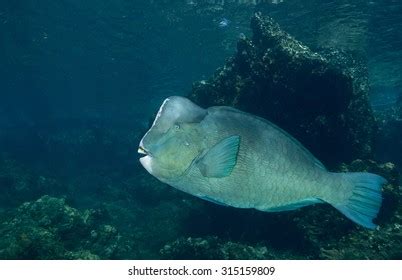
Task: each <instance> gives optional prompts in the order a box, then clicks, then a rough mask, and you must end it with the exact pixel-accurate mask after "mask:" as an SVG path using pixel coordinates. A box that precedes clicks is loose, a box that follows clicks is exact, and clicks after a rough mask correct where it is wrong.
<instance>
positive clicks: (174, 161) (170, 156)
mask: <svg viewBox="0 0 402 280" xmlns="http://www.w3.org/2000/svg"><path fill="white" fill-rule="evenodd" d="M206 114H207V111H206V110H204V109H202V108H201V107H199V106H197V105H196V104H194V103H192V102H191V101H190V100H188V99H187V98H184V97H179V96H173V97H169V98H167V99H166V100H165V101H164V102H163V104H162V105H161V107H160V108H159V111H158V113H157V115H156V118H155V120H154V122H153V124H152V126H151V128H150V129H149V130H148V132H147V133H146V134H145V135H144V137H143V138H142V140H141V142H140V145H139V149H138V152H139V153H141V154H145V156H144V157H142V158H140V162H141V164H142V165H143V166H144V168H145V169H146V170H147V171H148V172H149V173H150V174H152V175H153V176H155V177H156V178H158V179H159V180H161V181H163V182H167V181H168V180H169V179H174V178H177V177H180V176H181V175H183V174H184V173H185V172H186V170H187V169H188V168H189V167H190V165H191V163H192V162H193V161H194V159H195V158H196V157H197V156H198V155H199V154H200V151H201V145H202V143H201V142H202V134H201V132H200V122H201V121H202V120H203V119H204V117H205V116H206Z"/></svg>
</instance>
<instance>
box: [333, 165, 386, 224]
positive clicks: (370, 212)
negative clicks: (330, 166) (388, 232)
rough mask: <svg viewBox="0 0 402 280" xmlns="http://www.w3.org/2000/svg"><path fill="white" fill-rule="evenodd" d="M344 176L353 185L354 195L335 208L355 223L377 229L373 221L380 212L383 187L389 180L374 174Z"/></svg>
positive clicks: (347, 174) (346, 174) (357, 173)
mask: <svg viewBox="0 0 402 280" xmlns="http://www.w3.org/2000/svg"><path fill="white" fill-rule="evenodd" d="M343 176H344V178H345V179H346V180H348V181H349V182H350V184H351V188H352V195H351V196H350V197H349V198H348V199H347V200H345V201H344V202H343V203H340V204H335V205H333V206H334V207H335V208H336V209H338V210H339V211H340V212H341V213H342V214H344V215H345V216H346V217H348V218H349V219H351V220H352V221H354V222H355V223H357V224H359V225H362V226H364V227H366V228H369V229H375V227H376V225H375V224H374V223H373V219H374V218H375V217H377V214H378V212H379V211H380V207H381V202H382V196H381V187H382V185H383V184H385V183H386V182H387V180H385V179H384V178H383V177H381V176H378V175H376V174H372V173H360V172H356V173H345V174H343Z"/></svg>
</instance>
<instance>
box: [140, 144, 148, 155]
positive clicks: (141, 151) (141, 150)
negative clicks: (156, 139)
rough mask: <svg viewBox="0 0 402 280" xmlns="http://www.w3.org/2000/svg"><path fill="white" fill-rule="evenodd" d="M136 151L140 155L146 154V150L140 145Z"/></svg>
mask: <svg viewBox="0 0 402 280" xmlns="http://www.w3.org/2000/svg"><path fill="white" fill-rule="evenodd" d="M138 153H139V154H142V155H148V152H147V150H145V149H144V148H143V147H142V146H139V147H138Z"/></svg>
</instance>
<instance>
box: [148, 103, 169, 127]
mask: <svg viewBox="0 0 402 280" xmlns="http://www.w3.org/2000/svg"><path fill="white" fill-rule="evenodd" d="M169 100H170V98H166V99H165V101H163V103H162V105H161V107H160V108H159V111H158V113H157V114H156V118H155V119H154V122H153V123H152V126H151V128H152V127H153V126H154V125H155V123H156V121H157V120H158V119H159V118H160V116H161V115H162V111H163V108H164V107H165V105H166V104H167V103H168V102H169Z"/></svg>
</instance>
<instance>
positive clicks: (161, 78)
mask: <svg viewBox="0 0 402 280" xmlns="http://www.w3.org/2000/svg"><path fill="white" fill-rule="evenodd" d="M240 2H247V3H240ZM254 2H255V1H206V0H204V1H203V0H198V1H197V0H192V1H188V0H170V1H151V0H144V1H138V0H134V1H126V0H115V1H105V0H97V1H93V0H88V1H79V0H63V1H53V0H41V1H36V0H25V1H19V0H18V1H12V0H3V1H1V3H0V162H1V164H0V209H1V211H0V213H1V215H0V223H2V226H0V232H3V233H4V232H8V233H9V234H11V233H12V232H13V231H15V232H18V234H20V235H18V236H22V237H21V238H20V239H18V238H17V239H12V238H11V237H3V241H1V242H0V253H1V252H2V253H1V254H2V255H1V254H0V258H28V259H29V258H85V257H87V258H90V257H91V256H95V255H96V256H98V257H99V258H165V257H166V256H169V254H168V253H166V250H165V253H161V249H163V248H165V247H164V246H165V245H166V244H168V243H171V242H174V241H175V240H179V239H180V238H187V237H192V238H206V237H207V236H208V238H210V237H211V236H218V238H221V239H222V240H224V241H225V242H226V241H227V240H232V241H234V242H238V243H239V244H249V245H251V246H259V245H258V244H268V245H266V246H268V247H269V246H271V247H272V248H273V249H272V250H273V252H275V253H273V255H272V257H279V258H315V257H317V256H318V255H315V254H314V253H311V251H310V249H305V248H303V242H304V241H303V240H304V237H303V233H302V232H297V234H295V235H292V234H291V233H290V234H289V235H288V236H286V238H288V239H290V240H292V242H290V243H289V242H286V241H285V240H284V239H283V236H282V235H281V233H280V232H271V231H270V226H271V225H273V226H282V229H288V230H289V232H293V231H292V230H294V228H293V225H290V229H289V228H288V227H289V225H288V224H284V225H283V224H282V223H283V222H282V219H284V220H286V214H285V216H278V217H271V216H270V217H271V218H267V217H266V216H264V214H263V213H256V212H253V211H248V210H247V211H245V212H236V213H237V214H236V215H237V216H236V217H237V218H238V220H239V221H240V224H237V225H232V224H230V222H232V220H230V219H229V221H228V220H227V217H230V216H231V215H233V212H231V210H230V208H224V209H222V208H219V207H218V206H215V205H210V204H208V203H206V202H203V201H199V200H197V199H195V198H192V197H189V196H187V195H185V194H183V193H180V192H178V191H175V190H173V189H172V188H170V187H168V186H166V185H164V184H162V183H159V182H158V181H157V180H156V179H154V178H153V177H151V176H150V175H149V174H147V173H146V171H145V170H143V168H142V167H141V166H140V164H139V162H138V155H137V147H138V143H139V140H140V139H141V137H142V135H143V134H144V133H145V132H146V130H147V129H148V127H149V125H150V123H151V121H152V120H153V116H154V114H155V113H156V111H157V109H158V108H159V106H160V104H161V102H162V101H163V100H164V99H165V98H166V97H168V96H171V95H187V94H189V93H190V92H191V89H192V84H193V82H196V81H199V80H205V79H208V78H209V77H211V76H212V75H213V73H214V72H215V70H216V69H217V68H218V67H221V66H222V65H223V64H224V62H225V61H226V60H227V59H228V58H229V57H230V56H231V55H233V54H234V52H235V50H236V44H237V41H238V39H239V37H241V36H250V35H251V31H250V28H249V25H250V18H251V16H252V15H253V14H254V13H255V12H257V11H259V12H261V13H262V14H264V15H268V16H271V17H272V18H273V19H274V20H276V21H277V22H278V23H279V24H280V26H281V27H282V28H283V29H284V30H285V31H286V32H288V33H290V34H291V35H292V36H294V37H295V38H296V39H298V40H300V41H301V42H303V43H304V44H306V45H307V46H309V47H310V48H311V49H313V50H317V51H319V50H321V49H323V48H334V49H338V50H344V51H347V52H350V53H353V55H355V56H356V57H358V58H359V59H362V60H363V61H364V62H365V64H366V66H367V71H368V78H369V83H370V87H371V90H370V102H371V105H372V107H373V109H374V110H375V113H376V114H377V113H378V114H379V115H380V117H379V118H381V120H384V121H387V122H388V120H390V119H391V121H390V123H391V124H392V123H393V122H395V123H397V125H395V126H393V127H392V129H391V130H390V131H391V132H390V133H388V134H387V135H384V137H381V134H380V139H379V140H378V143H380V144H379V145H378V149H377V151H376V153H377V156H376V158H375V159H378V160H379V161H381V162H385V161H392V162H394V163H396V164H402V160H401V159H400V154H398V153H396V152H395V151H398V152H399V151H401V150H402V143H401V142H400V141H399V140H398V139H397V138H398V136H400V135H402V132H401V131H400V129H401V127H402V126H401V125H400V121H401V120H400V117H395V114H397V113H395V110H396V109H395V108H396V107H397V106H400V103H401V99H402V97H401V96H402V32H401V30H402V2H401V1H399V0H393V1H390V0H388V1H386V0H381V1H363V0H361V1H360V0H356V1H346V0H342V1H322V0H311V1H306V0H293V1H291V0H283V1H262V2H263V3H258V4H256V3H254ZM257 2H259V1H257ZM398 104H399V105H398ZM398 118H399V119H398ZM400 132H401V134H400ZM398 141H399V142H398ZM398 145H401V146H398ZM390 146H391V147H392V149H391V148H389V147H390ZM383 147H386V148H385V149H383ZM2 189H3V191H2ZM43 195H49V196H51V197H55V198H63V199H65V203H66V204H65V205H68V206H69V207H70V206H71V207H73V208H75V209H78V210H77V211H83V212H84V211H85V209H96V211H99V213H106V214H104V215H103V216H102V215H101V214H99V216H100V217H101V218H99V224H104V225H110V226H112V227H113V228H114V229H115V230H116V231H117V232H119V234H120V235H121V236H123V237H122V238H121V240H119V241H117V239H118V238H117V237H116V236H117V234H114V233H113V232H112V231H107V230H104V228H103V229H100V228H98V222H97V223H95V224H91V225H87V226H86V230H87V231H88V232H87V233H86V232H85V231H84V233H82V235H80V234H81V233H77V232H78V231H79V230H76V228H75V227H72V228H73V229H74V230H71V232H70V231H68V232H67V233H66V235H63V234H64V233H63V234H60V233H59V231H58V230H56V229H55V228H58V226H59V225H58V224H57V222H55V223H56V226H55V227H54V229H52V230H50V229H49V227H48V226H43V225H41V224H40V223H39V224H36V222H32V223H33V224H32V225H31V224H30V223H31V220H30V219H31V218H26V219H28V220H29V222H27V224H29V226H27V227H26V228H25V227H24V226H22V225H10V223H9V217H11V216H12V215H22V214H21V213H22V212H23V210H21V208H18V207H21V205H22V204H23V203H24V202H29V203H33V202H35V201H36V200H37V199H39V198H41V197H42V196H43ZM46 203H48V202H46ZM49 203H50V202H49ZM58 203H61V202H60V201H59V202H58ZM49 205H50V204H49ZM60 207H61V206H60ZM63 207H64V206H63ZM17 209H20V210H17ZM35 209H36V208H35ZM46 209H47V208H46ZM46 209H45V210H43V211H45V212H46V211H51V210H46ZM217 209H218V210H217ZM18 211H20V212H18ZM21 211H22V212H21ZM24 211H28V210H24ZM30 211H31V210H30ZM32 211H34V210H32ZM35 211H36V210H35ZM38 211H39V210H38ZM94 211H95V210H94ZM18 213H20V214H18ZM24 213H25V212H24ZM43 213H44V212H40V211H39V214H37V215H39V216H40V215H44V214H43ZM214 213H216V214H214ZM26 215H28V214H26ZM29 215H31V214H29ZM29 215H28V216H29ZM77 215H78V214H77ZM82 215H84V214H82ZM32 216H33V217H34V218H32V219H33V220H35V219H39V218H37V216H35V215H34V214H32ZM250 216H252V217H253V219H254V220H253V221H258V222H261V223H262V221H266V224H265V225H255V224H253V223H252V222H251V221H249V217H250ZM24 217H25V216H24ZM29 217H31V216H29ZM35 217H36V218H35ZM58 219H59V218H55V220H56V221H57V220H58ZM39 220H40V219H39ZM35 221H36V220H35ZM83 227H84V226H83ZM250 227H255V228H256V230H255V231H251V230H248V228H250ZM32 228H35V229H38V228H44V229H45V230H49V231H51V232H52V234H55V235H56V236H57V238H54V239H51V241H49V243H51V242H55V243H57V246H60V248H62V249H60V250H61V251H62V252H63V253H59V252H58V253H56V252H54V251H52V250H49V249H48V248H45V247H43V246H45V245H43V244H45V242H39V241H37V242H38V244H39V245H37V247H35V248H33V249H30V250H28V253H27V250H25V249H26V247H24V246H28V245H26V244H25V243H24V242H25V241H24V242H23V241H21V240H25V239H24V238H25V236H26V235H28V237H26V238H27V239H28V240H30V239H29V238H30V237H29V234H28V233H25V231H28V232H32V231H33V230H32ZM77 228H81V227H78V226H77ZM84 228H85V227H84ZM92 231H98V232H101V233H99V235H101V234H104V235H105V236H109V237H104V239H99V240H100V241H96V242H97V243H96V242H95V243H93V244H95V245H91V246H89V247H88V248H86V247H85V246H84V245H82V244H81V243H80V242H79V241H77V243H76V244H72V243H71V240H70V241H69V242H70V243H69V242H67V241H65V240H67V239H68V236H74V238H75V239H80V238H82V240H87V239H88V238H89V239H90V237H88V236H89V233H91V232H92ZM105 232H106V233H105ZM111 232H112V233H111ZM107 234H109V235H107ZM94 235H95V233H94ZM0 236H1V234H0ZM10 236H11V235H10ZM38 236H40V235H38ZM65 236H67V237H65ZM35 238H38V237H35ZM63 238H65V239H63ZM108 238H109V240H113V241H110V242H109V241H105V240H106V239H108ZM1 239H2V237H0V240H1ZM95 239H96V238H95ZM10 240H11V241H10ZM32 240H34V237H32ZM35 240H36V239H35ZM57 240H58V241H57ZM96 240H98V239H96ZM122 240H123V241H122ZM224 241H222V242H224ZM10 242H14V243H15V244H17V245H16V246H17V247H18V246H19V247H18V248H21V250H20V251H18V250H15V251H12V250H11V249H10V247H9V246H11V245H10ZM26 242H28V243H29V241H26ZM82 242H84V241H82ZM214 242H215V241H211V244H214ZM24 244H25V245H24ZM29 244H31V243H29ZM116 244H117V245H116ZM112 245H113V246H114V247H113V246H112ZM52 246H55V245H52ZM57 246H56V247H57ZM108 246H109V247H113V248H114V251H113V250H112V249H110V248H109V247H108ZM217 246H218V245H217ZM28 247H29V246H28ZM117 247H118V249H116V248H117ZM24 248H25V249H24ZM30 248H31V247H30ZM57 248H58V247H57ZM105 248H109V249H110V250H112V251H113V252H112V253H110V254H109V253H105V252H106V251H105V250H106V249H105ZM2 250H3V251H2ZM4 250H6V251H7V252H8V253H7V254H6V253H4V252H5V251H4ZM80 250H81V251H82V250H88V251H90V252H91V253H92V255H90V256H88V255H85V254H81V253H80V254H81V255H80V254H79V253H77V252H78V251H80ZM23 251H24V252H25V253H22V252H23ZM65 252H74V254H73V255H71V254H70V255H68V254H67V253H65ZM164 254H165V255H164ZM84 255H85V256H84ZM183 256H184V257H188V258H192V257H194V255H191V252H190V253H189V252H185V253H183ZM264 256H265V257H267V255H264ZM211 258H213V256H211ZM217 258H219V256H218V257H217ZM232 258H236V257H232Z"/></svg>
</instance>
